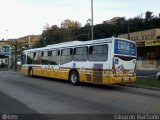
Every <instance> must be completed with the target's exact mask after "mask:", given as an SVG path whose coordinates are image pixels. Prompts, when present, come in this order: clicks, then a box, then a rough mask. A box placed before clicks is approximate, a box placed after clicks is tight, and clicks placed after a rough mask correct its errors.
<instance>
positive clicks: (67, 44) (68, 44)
mask: <svg viewBox="0 0 160 120" xmlns="http://www.w3.org/2000/svg"><path fill="white" fill-rule="evenodd" d="M114 39H121V38H115V37H112V38H104V39H97V40H90V41H69V42H63V43H58V44H52V45H48V46H46V47H41V48H34V49H28V50H24V51H23V52H31V51H42V50H48V49H57V48H65V47H73V46H82V45H90V44H98V43H105V42H106V43H111V42H112V41H113V40H114ZM121 40H127V39H121ZM127 41H129V40H127ZM131 42H133V41H131Z"/></svg>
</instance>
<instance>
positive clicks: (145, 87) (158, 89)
mask: <svg viewBox="0 0 160 120" xmlns="http://www.w3.org/2000/svg"><path fill="white" fill-rule="evenodd" d="M122 86H126V87H134V88H144V89H148V90H157V91H160V88H157V87H150V86H142V85H129V84H123V85H122Z"/></svg>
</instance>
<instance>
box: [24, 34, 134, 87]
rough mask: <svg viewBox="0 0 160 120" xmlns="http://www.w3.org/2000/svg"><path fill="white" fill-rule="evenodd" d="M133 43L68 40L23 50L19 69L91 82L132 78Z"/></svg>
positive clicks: (132, 79)
mask: <svg viewBox="0 0 160 120" xmlns="http://www.w3.org/2000/svg"><path fill="white" fill-rule="evenodd" d="M136 54H137V52H136V43H135V42H134V41H130V40H127V39H122V38H115V37H112V38H104V39H98V40H90V41H71V42H64V43H59V44H52V45H48V46H46V47H42V48H35V49H28V50H25V51H23V54H22V62H21V63H22V66H21V72H22V73H23V74H26V75H28V76H30V77H33V76H42V77H48V78H56V79H63V80H68V81H70V83H71V84H73V85H77V84H79V83H80V82H87V83H93V84H105V85H109V84H123V83H132V82H134V81H135V80H136V71H135V69H136Z"/></svg>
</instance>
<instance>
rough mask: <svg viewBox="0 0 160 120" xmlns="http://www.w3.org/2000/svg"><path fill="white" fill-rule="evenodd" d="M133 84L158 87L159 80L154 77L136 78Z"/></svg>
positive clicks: (159, 85)
mask: <svg viewBox="0 0 160 120" xmlns="http://www.w3.org/2000/svg"><path fill="white" fill-rule="evenodd" d="M134 84H135V85H141V86H149V87H158V88H160V81H158V80H155V79H149V78H148V79H146V78H137V80H136V82H135V83H134Z"/></svg>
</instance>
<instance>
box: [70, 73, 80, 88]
mask: <svg viewBox="0 0 160 120" xmlns="http://www.w3.org/2000/svg"><path fill="white" fill-rule="evenodd" d="M69 81H70V82H71V84H73V85H78V84H79V74H78V72H76V71H72V72H71V73H70V75H69Z"/></svg>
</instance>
